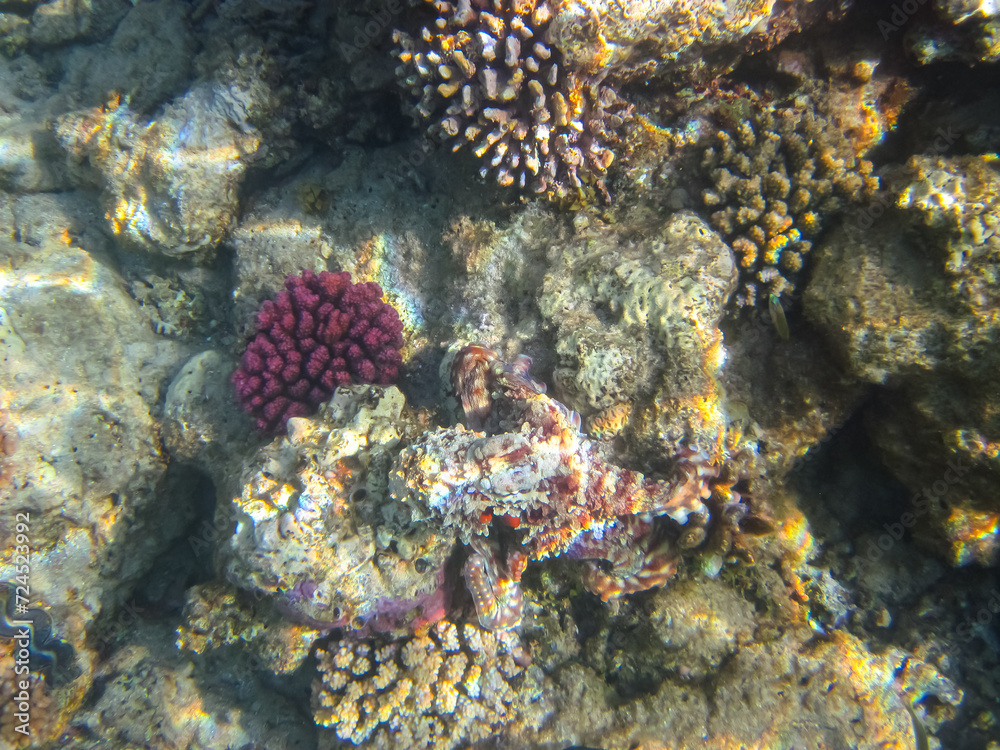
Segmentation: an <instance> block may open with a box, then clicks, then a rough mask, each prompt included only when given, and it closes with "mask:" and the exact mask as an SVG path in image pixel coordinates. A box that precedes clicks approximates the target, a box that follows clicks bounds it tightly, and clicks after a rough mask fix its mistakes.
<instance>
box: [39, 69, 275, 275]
mask: <svg viewBox="0 0 1000 750" xmlns="http://www.w3.org/2000/svg"><path fill="white" fill-rule="evenodd" d="M253 107H254V104H253V102H252V101H251V100H250V95H249V92H247V91H245V90H240V89H239V88H237V87H235V86H229V85H222V84H212V83H204V84H201V85H198V86H195V87H193V88H192V89H190V90H189V91H188V92H187V93H186V94H184V95H183V96H182V97H180V98H179V99H177V100H175V101H173V102H172V103H170V104H168V105H167V106H166V107H164V108H163V110H162V111H161V112H160V113H159V115H158V116H157V117H156V118H155V119H153V120H151V121H146V120H145V119H144V118H141V117H139V116H138V115H136V114H135V113H134V112H133V111H132V110H131V109H130V108H129V105H128V102H120V101H119V99H118V98H117V97H112V99H111V101H110V102H109V103H108V104H107V105H106V106H104V107H98V108H95V109H92V110H88V111H84V112H78V113H74V114H68V115H64V116H63V117H61V118H60V119H59V121H58V123H57V126H56V132H57V135H58V137H59V140H60V142H61V143H62V144H63V146H64V147H65V148H66V150H67V151H68V152H69V154H70V161H71V164H72V165H74V166H77V167H79V166H82V165H89V166H90V167H91V168H93V170H95V172H96V176H97V181H98V183H99V184H100V186H101V188H102V202H103V204H104V208H105V210H106V214H107V220H108V226H109V228H110V230H111V232H112V233H113V234H115V235H117V236H119V237H120V238H121V239H122V240H124V241H126V242H128V243H130V244H132V245H133V246H135V247H138V248H141V249H143V250H147V251H150V252H158V253H163V254H165V255H168V256H181V255H184V254H186V253H192V252H195V251H205V250H211V249H212V248H214V247H215V246H216V245H217V244H218V243H219V242H220V241H221V240H222V238H223V237H224V236H225V235H226V234H227V233H228V232H229V230H230V229H231V228H232V226H233V224H234V223H235V220H236V214H237V209H238V201H239V195H238V189H239V185H240V183H241V182H242V179H243V175H244V173H245V172H246V168H247V164H248V162H249V161H250V159H251V158H252V157H253V155H254V153H255V152H256V151H257V149H258V147H259V145H260V139H259V138H258V137H257V135H256V133H255V131H254V128H253V127H252V126H251V125H250V124H249V123H248V121H247V120H248V117H249V112H250V111H251V110H252V109H253ZM79 179H80V180H81V181H82V182H83V183H84V184H86V183H87V182H88V181H90V179H91V177H90V175H89V174H88V172H87V171H86V170H84V171H83V172H82V174H79Z"/></svg>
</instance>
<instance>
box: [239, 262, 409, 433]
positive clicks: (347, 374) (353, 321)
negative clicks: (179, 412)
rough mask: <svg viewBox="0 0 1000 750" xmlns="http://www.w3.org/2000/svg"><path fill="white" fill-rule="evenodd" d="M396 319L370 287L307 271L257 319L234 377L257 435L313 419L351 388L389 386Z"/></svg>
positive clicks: (397, 338) (288, 282) (398, 344)
mask: <svg viewBox="0 0 1000 750" xmlns="http://www.w3.org/2000/svg"><path fill="white" fill-rule="evenodd" d="M402 334H403V324H402V323H401V322H400V320H399V313H397V312H396V309H395V308H394V307H393V306H392V305H389V304H387V303H384V302H382V288H381V287H380V286H379V285H378V284H376V283H374V282H369V283H366V284H354V283H351V276H350V274H348V273H344V272H341V273H330V272H329V271H323V272H321V273H320V274H318V275H317V274H314V273H313V272H312V271H308V270H307V271H304V272H303V273H302V275H301V276H289V277H288V278H287V279H285V289H284V290H283V291H281V292H278V295H277V297H275V299H274V300H268V301H266V302H264V304H263V305H262V306H261V309H260V311H259V312H258V313H257V333H256V335H255V336H254V337H253V339H252V340H251V341H250V343H249V344H248V345H247V348H246V350H245V351H244V352H243V357H242V359H241V364H240V366H239V367H238V368H237V369H236V371H235V372H234V373H233V384H234V385H235V386H236V396H237V398H238V399H239V401H240V403H241V404H242V406H243V408H244V409H246V411H247V412H249V413H250V415H251V416H253V417H254V418H255V419H256V422H257V428H258V429H259V430H261V431H262V432H266V433H274V432H279V431H281V430H283V429H284V428H285V425H286V424H287V422H288V420H289V419H290V418H292V417H301V416H305V415H308V414H311V413H313V412H314V411H315V409H316V407H317V406H318V405H319V404H320V403H321V402H323V401H325V400H326V399H328V398H329V397H330V395H331V394H332V393H333V390H334V389H335V388H336V387H337V386H340V385H348V384H349V383H351V382H352V381H353V382H357V383H376V384H378V385H389V384H390V383H392V382H394V381H395V380H396V377H397V375H398V374H399V367H400V365H401V364H402V362H403V358H402V356H401V355H400V353H399V350H400V349H401V348H402V346H403V335H402Z"/></svg>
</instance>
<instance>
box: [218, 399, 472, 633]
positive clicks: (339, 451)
mask: <svg viewBox="0 0 1000 750" xmlns="http://www.w3.org/2000/svg"><path fill="white" fill-rule="evenodd" d="M404 405H405V402H404V399H403V396H402V394H401V393H400V392H399V391H398V390H397V389H396V388H394V387H390V388H381V387H378V386H348V387H342V388H339V389H338V390H337V391H336V393H335V394H334V397H333V399H332V400H331V401H330V402H329V403H328V404H326V405H324V406H323V407H322V408H321V410H320V412H319V414H317V415H316V416H315V417H313V418H300V417H293V418H292V419H290V420H289V422H288V435H287V437H280V438H277V439H276V440H275V441H274V442H272V443H271V444H270V445H268V446H266V447H264V448H263V449H261V451H260V453H259V454H258V455H257V456H255V457H254V458H253V459H252V460H251V461H250V462H249V463H248V465H247V468H246V470H245V471H244V474H243V476H242V478H241V480H240V483H239V484H240V488H239V489H238V495H237V496H235V497H234V498H233V500H232V503H231V507H223V508H222V509H221V510H220V513H222V514H223V516H222V518H223V519H228V518H232V517H235V521H236V531H235V534H234V535H233V536H232V538H230V539H229V541H228V542H227V543H226V544H224V545H223V546H222V548H221V549H220V551H219V554H220V562H221V565H222V569H223V570H225V573H226V576H227V577H228V578H229V580H230V581H232V582H233V583H235V584H236V585H237V586H239V587H241V588H243V589H246V590H249V591H255V592H259V593H261V594H264V595H268V596H271V597H273V598H275V599H276V600H277V603H278V606H279V607H280V608H281V609H282V610H283V611H285V612H286V614H287V615H288V616H289V617H291V618H292V619H293V620H296V621H298V622H300V623H303V624H307V625H310V626H312V627H315V628H322V629H327V630H329V629H330V628H334V627H348V628H353V629H356V630H366V631H394V630H397V629H399V630H403V631H406V630H409V629H413V628H415V627H417V626H418V625H419V624H420V623H427V622H434V621H435V620H436V619H439V618H440V617H442V616H443V615H444V613H445V608H446V605H447V602H448V591H447V589H446V587H445V575H444V573H445V571H444V567H445V563H446V561H447V558H448V556H449V555H450V553H451V551H452V548H453V546H454V544H455V536H454V532H452V531H449V530H443V529H441V528H439V527H437V526H435V525H433V524H430V523H427V522H425V521H421V520H419V519H417V518H415V517H414V516H413V515H412V514H411V513H410V511H409V509H408V508H405V507H403V506H401V505H400V504H399V503H397V502H395V501H392V500H391V499H390V498H389V496H388V493H387V492H386V487H387V484H388V472H389V464H390V462H391V460H392V454H391V452H390V451H392V449H393V448H395V447H396V445H397V443H398V442H399V441H400V438H401V434H405V433H406V432H407V431H411V432H413V431H415V427H414V425H413V423H412V422H411V421H409V420H410V419H411V418H405V417H403V409H404ZM219 525H220V527H225V525H226V523H225V522H224V521H223V522H220V524H219Z"/></svg>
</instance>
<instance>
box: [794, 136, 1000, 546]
mask: <svg viewBox="0 0 1000 750" xmlns="http://www.w3.org/2000/svg"><path fill="white" fill-rule="evenodd" d="M894 186H895V192H896V194H897V195H898V198H897V200H896V202H897V204H898V206H899V209H901V211H891V212H890V213H889V214H888V216H887V218H886V219H884V220H882V221H879V222H875V221H874V218H873V216H875V215H877V214H878V215H880V214H881V213H882V210H881V206H877V205H876V206H874V207H873V208H869V209H868V210H866V211H864V212H861V213H858V214H855V215H852V216H851V217H849V218H848V219H847V220H845V222H844V223H843V225H842V226H841V227H839V228H838V229H837V231H835V232H834V233H832V234H831V236H830V237H829V239H828V241H826V242H825V243H824V247H823V249H822V252H821V253H820V257H819V261H818V263H817V266H816V269H815V273H814V275H813V283H812V284H811V285H810V287H809V289H808V290H807V293H806V296H805V304H806V313H807V315H809V316H810V318H811V319H812V320H814V321H815V322H816V323H817V325H819V326H820V327H821V328H822V329H823V330H824V331H825V333H826V335H827V336H828V338H829V340H830V342H831V343H832V345H833V346H834V348H835V351H836V352H837V353H838V355H839V356H840V358H841V361H842V362H843V363H844V365H845V366H846V367H847V368H848V369H849V370H850V371H851V372H852V373H853V374H855V375H857V376H859V377H861V378H863V379H865V380H867V381H869V382H872V383H879V384H884V385H885V386H888V392H887V393H886V395H885V397H884V398H882V399H880V400H879V404H878V406H877V408H876V409H875V410H874V413H873V414H872V416H871V420H870V425H869V427H870V431H871V432H872V434H873V436H874V437H875V440H876V442H877V443H878V445H879V446H880V448H881V450H882V452H883V457H884V460H885V461H886V463H887V465H888V466H889V467H890V468H891V469H892V470H893V471H894V472H895V473H896V474H897V475H898V476H899V477H900V479H902V481H903V482H904V483H905V484H906V485H907V486H908V487H909V488H910V489H911V491H912V492H913V503H912V512H911V513H909V514H907V515H906V517H905V518H904V519H901V523H904V524H905V525H906V528H917V536H918V538H919V539H921V540H922V541H924V542H925V543H927V544H930V545H931V546H933V547H934V548H936V549H937V550H938V551H939V552H940V553H941V554H942V555H943V556H944V557H945V558H946V559H948V560H950V561H951V562H952V563H953V564H958V565H961V564H966V563H969V562H979V563H984V564H993V563H995V562H996V561H997V560H998V559H1000V539H998V533H1000V532H998V529H1000V505H998V504H997V501H996V492H995V488H996V486H997V482H998V481H1000V462H998V461H1000V447H998V446H1000V424H998V423H997V420H996V419H995V418H994V417H993V416H992V415H995V414H997V413H998V412H1000V403H998V400H997V394H996V387H995V382H994V381H995V378H994V375H995V373H996V371H997V368H998V366H1000V361H998V360H997V356H996V347H995V345H994V343H993V342H995V340H996V337H997V335H998V326H1000V322H998V319H997V307H998V300H1000V282H998V279H1000V243H998V239H997V235H996V228H997V227H998V226H1000V197H998V196H1000V171H998V168H997V158H996V156H994V155H986V156H967V157H954V158H941V157H924V156H920V157H914V158H913V159H911V161H910V163H909V164H908V165H907V167H906V168H905V169H904V170H902V171H901V172H900V174H898V175H897V176H896V178H895V180H894ZM874 208H878V209H880V210H879V211H875V210H874ZM873 224H874V225H873ZM907 225H909V226H917V227H920V228H921V232H920V233H919V234H917V233H906V232H904V231H901V226H903V227H905V226H907Z"/></svg>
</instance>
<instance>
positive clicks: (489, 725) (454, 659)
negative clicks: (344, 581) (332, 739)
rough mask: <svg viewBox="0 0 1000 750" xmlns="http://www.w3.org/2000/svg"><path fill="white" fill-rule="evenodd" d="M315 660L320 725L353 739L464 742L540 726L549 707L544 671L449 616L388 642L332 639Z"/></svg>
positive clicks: (406, 744)
mask: <svg viewBox="0 0 1000 750" xmlns="http://www.w3.org/2000/svg"><path fill="white" fill-rule="evenodd" d="M317 657H318V660H319V671H320V679H318V680H316V682H315V683H314V685H313V710H314V712H315V716H316V721H317V723H319V724H320V725H322V726H325V727H331V728H333V729H334V731H335V732H336V734H337V736H338V737H340V738H341V739H344V740H349V741H350V742H352V743H354V744H355V745H362V744H365V745H367V743H369V742H371V743H372V744H373V745H374V746H376V747H388V746H390V745H391V746H392V747H400V748H405V749H414V748H445V747H460V746H464V745H466V744H468V743H474V744H475V743H480V742H483V741H485V740H488V739H490V738H493V737H495V736H496V735H498V734H500V733H501V732H502V731H503V730H504V728H505V727H506V726H507V725H508V724H514V723H516V724H517V725H518V727H519V728H520V729H521V731H523V730H524V729H525V728H526V729H528V730H529V731H530V730H532V729H534V730H537V729H538V728H539V727H540V726H541V725H542V723H543V722H544V721H545V719H546V718H547V717H548V715H549V714H550V713H551V712H552V710H553V705H552V701H551V698H550V697H548V696H547V695H546V690H545V688H546V686H545V682H546V681H545V678H544V677H543V676H542V673H541V671H540V670H539V669H538V668H537V667H524V666H523V665H521V664H519V663H518V660H517V659H516V658H515V654H514V653H512V652H511V651H510V650H509V649H508V647H507V645H506V643H505V642H504V640H503V639H502V638H498V636H497V635H496V634H494V633H492V632H490V631H488V630H483V629H481V628H478V627H476V626H475V625H471V624H468V623H466V624H463V625H455V624H454V623H451V622H449V621H447V620H444V621H441V622H439V623H437V625H435V626H434V627H433V628H431V629H430V630H429V631H428V632H427V634H425V635H418V636H416V637H414V638H412V639H410V640H407V641H394V642H392V643H389V644H388V645H379V644H377V643H367V642H361V643H356V642H341V643H340V644H331V645H329V646H327V647H326V648H325V649H324V648H320V649H318V651H317Z"/></svg>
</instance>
